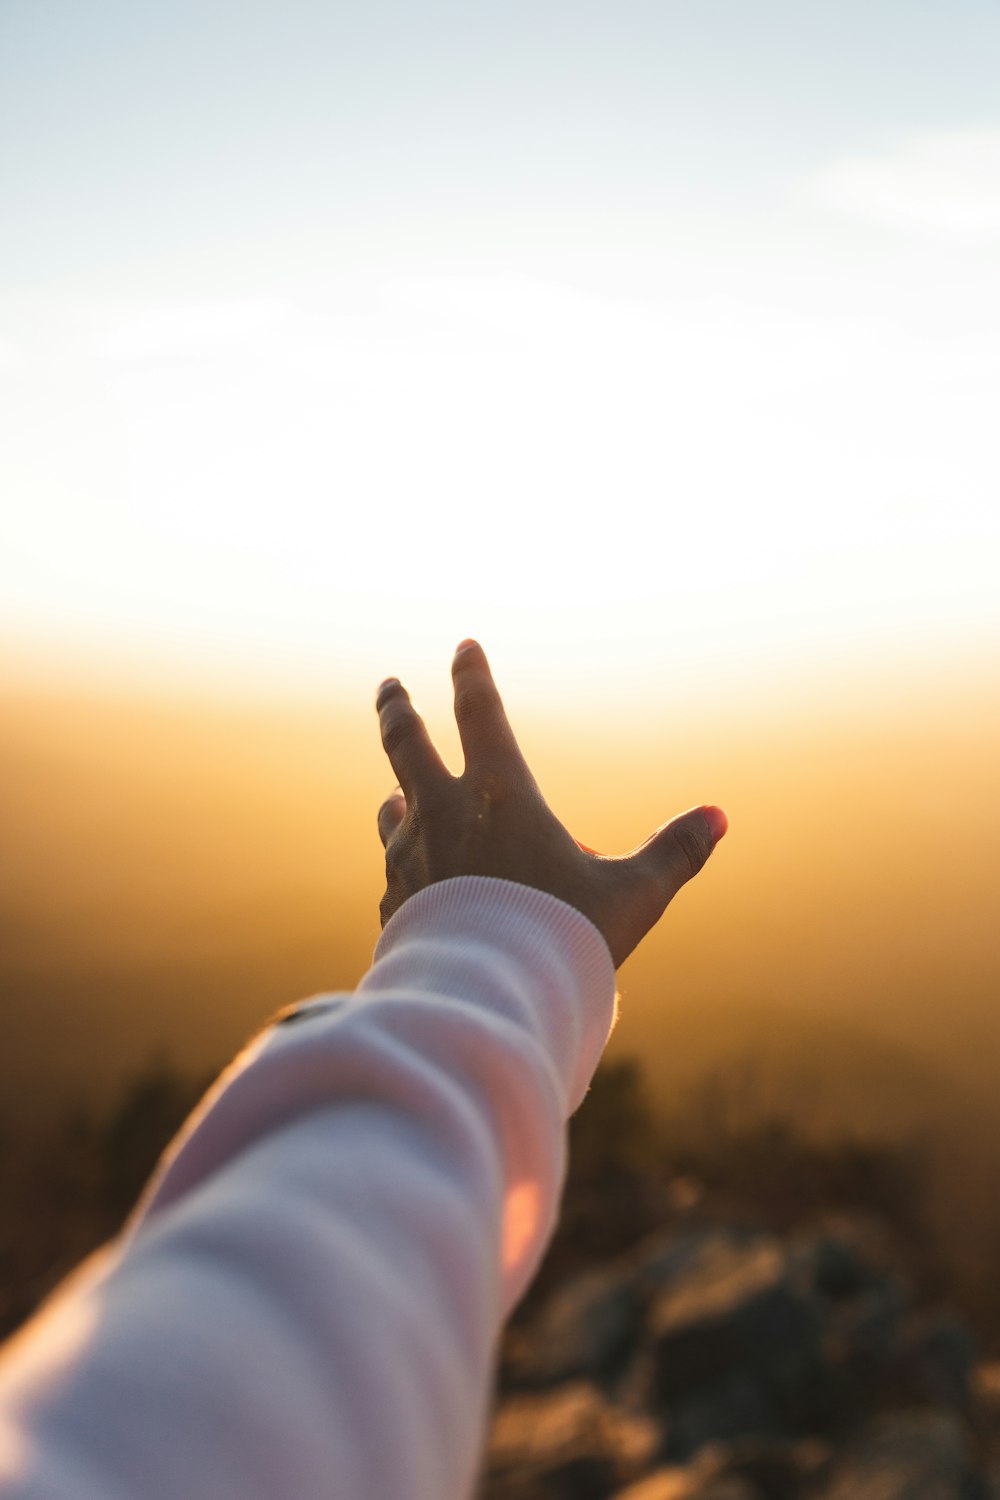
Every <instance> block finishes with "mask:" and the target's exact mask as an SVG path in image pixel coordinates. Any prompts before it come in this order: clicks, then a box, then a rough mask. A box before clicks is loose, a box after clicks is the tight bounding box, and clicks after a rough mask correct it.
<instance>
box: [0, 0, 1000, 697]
mask: <svg viewBox="0 0 1000 1500" xmlns="http://www.w3.org/2000/svg"><path fill="white" fill-rule="evenodd" d="M998 76H1000V12H998V10H997V9H996V7H995V6H994V5H992V4H986V3H975V0H958V3H949V4H947V5H945V4H943V3H929V0H923V3H920V0H908V3H906V4H902V3H888V0H874V3H873V0H867V3H859V0H847V3H843V4H840V5H838V6H836V7H831V6H829V5H820V4H813V3H803V0H797V3H791V0H764V3H760V4H756V5H753V6H748V5H746V4H745V3H737V0H706V3H699V4H697V5H695V4H691V3H688V4H674V3H666V0H661V3H652V0H616V3H615V4H614V5H611V4H596V3H587V0H574V3H573V4H569V3H564V0H532V3H530V4H527V3H523V4H518V3H515V4H511V3H505V4H504V5H500V4H495V3H492V0H484V3H474V4H471V5H470V4H464V5H458V4H444V3H427V4H421V5H413V4H402V3H399V0H370V3H366V4H365V5H350V6H348V5H344V4H337V3H326V4H319V3H315V0H286V3H283V4H282V5H281V6H280V7H278V6H274V5H272V6H266V5H263V4H256V3H246V0H242V3H240V4H228V3H210V4H204V3H198V4H195V3H191V0H180V3H176V4H172V5H170V6H163V5H161V4H149V3H144V0H129V3H127V4H126V3H124V0H122V3H115V4H112V3H108V0H95V3H94V4H92V5H89V6H86V7H83V6H73V5H69V4H66V3H61V4H60V3H54V0H32V3H30V4H28V3H19V0H7V3H5V4H4V5H2V6H0V202H2V204H3V235H2V242H0V497H2V504H0V652H2V654H3V656H4V659H5V661H6V663H7V666H8V667H10V666H11V664H12V663H22V664H23V663H24V662H28V663H32V664H34V666H33V667H32V668H31V669H32V670H34V669H35V667H37V670H38V671H42V670H43V669H44V670H47V669H51V668H52V667H53V665H54V664H56V665H58V664H59V663H62V664H63V665H67V664H68V665H69V667H70V668H71V669H72V670H76V669H78V668H80V666H81V664H84V665H87V666H89V667H93V666H94V664H95V663H97V664H100V663H104V664H109V665H110V667H112V668H113V669H115V670H118V671H120V672H124V673H129V672H131V673H132V674H133V675H134V676H139V677H142V678H143V679H147V678H148V677H150V676H153V677H156V676H157V675H160V676H162V677H164V678H166V677H168V676H169V675H170V674H171V673H173V674H174V675H175V676H177V675H179V676H180V677H182V678H184V679H185V680H191V681H193V680H195V679H197V678H199V677H201V676H207V677H209V678H211V679H212V680H214V681H221V680H226V681H229V682H237V681H238V682H241V683H244V684H250V685H252V686H254V687H266V686H270V687H275V686H277V685H279V684H281V685H286V684H288V683H294V684H297V685H303V686H305V687H306V688H307V689H309V690H312V689H313V688H315V687H317V686H319V687H320V688H321V689H322V691H323V692H324V693H326V694H331V693H333V694H348V693H356V692H357V691H360V690H361V689H362V688H364V690H365V691H369V690H370V688H371V685H372V684H373V683H374V682H377V681H378V679H379V678H380V677H381V676H382V675H385V672H387V671H390V670H391V671H394V672H399V673H401V674H402V675H404V676H406V678H407V680H408V681H413V682H415V684H416V686H417V688H418V690H419V689H420V688H421V687H422V686H423V685H424V684H425V683H427V684H430V683H431V681H432V678H433V679H435V680H436V678H437V677H438V676H440V673H441V671H442V669H443V666H444V664H445V663H446V662H447V659H448V655H449V654H450V651H451V649H452V647H453V645H454V643H455V641H457V640H458V639H459V638H461V637H462V636H464V635H466V634H470V633H472V634H478V635H479V636H480V637H481V638H482V639H483V640H484V641H485V642H486V643H487V645H488V646H489V647H490V648H491V651H492V653H493V655H494V658H495V660H496V661H497V662H498V664H499V666H500V667H501V668H502V669H503V670H505V671H506V672H507V674H508V677H512V678H514V679H515V680H516V682H517V684H518V688H517V691H518V692H519V693H521V694H523V696H524V698H525V701H528V700H529V699H531V698H532V697H533V696H534V697H541V695H544V694H546V693H548V692H550V691H551V686H552V681H553V674H554V672H555V673H557V675H558V680H559V682H560V684H561V685H562V691H563V700H564V702H565V705H566V711H567V712H579V713H581V714H585V713H587V712H588V711H589V708H588V705H592V703H593V701H594V694H595V691H599V692H600V694H601V695H602V699H603V701H606V702H609V703H610V702H616V703H617V704H619V705H622V706H626V707H627V706H628V705H630V704H631V705H633V706H634V705H636V704H637V703H640V702H641V701H642V699H643V696H644V695H645V694H646V693H647V692H648V687H649V683H650V681H651V680H656V681H657V682H670V683H671V684H675V685H680V688H682V689H683V690H685V691H691V692H696V691H702V692H704V691H708V692H709V693H714V692H718V691H728V690H730V689H731V687H732V686H733V684H736V683H740V682H742V683H744V684H745V683H746V682H747V681H748V680H769V679H770V678H772V677H774V676H775V674H778V675H780V674H781V673H782V672H785V671H790V672H792V673H795V672H799V673H801V672H802V671H809V670H813V669H814V668H816V666H817V664H820V665H822V666H823V667H827V666H829V667H831V669H832V668H833V667H843V665H844V664H845V663H851V662H856V663H858V664H859V665H860V666H865V667H871V665H872V663H875V664H880V663H886V664H889V665H890V666H891V665H892V664H893V663H895V664H899V663H905V662H910V663H912V662H913V661H917V660H920V659H921V658H922V657H924V656H925V655H926V654H927V653H928V652H933V653H934V654H935V655H936V656H938V657H940V656H941V655H942V654H944V655H945V656H947V655H948V653H953V654H955V655H956V657H961V656H963V655H964V654H967V653H968V650H969V649H970V648H972V647H975V649H977V650H981V649H982V648H983V647H984V645H985V646H986V647H993V646H995V645H996V643H997V641H998V638H1000V629H998V627H1000V591H998V590H997V588H996V577H997V562H998V551H1000V547H998V542H1000V505H998V503H997V494H998V483H997V481H998V457H997V445H996V442H995V437H994V432H995V414H996V411H997V409H998V397H1000V289H998V254H1000V106H998V105H997V95H996V79H997V77H998Z"/></svg>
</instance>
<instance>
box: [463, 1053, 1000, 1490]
mask: <svg viewBox="0 0 1000 1500" xmlns="http://www.w3.org/2000/svg"><path fill="white" fill-rule="evenodd" d="M737 1092H738V1091H734V1089H733V1088H731V1087H730V1088H727V1087H726V1086H725V1084H724V1082H723V1083H720V1081H719V1080H715V1081H713V1082H712V1083H711V1084H710V1086H707V1087H706V1088H704V1089H703V1090H702V1091H701V1093H700V1096H699V1097H698V1098H697V1099H690V1100H688V1101H686V1102H685V1104H684V1106H683V1107H682V1108H681V1109H680V1110H679V1111H678V1112H677V1114H676V1115H675V1116H674V1118H673V1119H671V1120H669V1121H664V1120H662V1119H658V1118H657V1117H655V1115H654V1113H653V1112H652V1110H651V1109H650V1105H649V1099H648V1096H647V1095H646V1092H645V1085H644V1082H643V1079H642V1076H641V1073H640V1070H639V1069H638V1067H637V1066H636V1065H635V1064H632V1063H620V1064H616V1065H612V1066H611V1067H607V1068H605V1069H603V1070H602V1071H601V1072H599V1074H598V1078H597V1080H596V1082H595V1086H594V1089H593V1090H592V1093H591V1096H590V1097H589V1098H588V1100H587V1101H586V1102H585V1104H584V1106H583V1108H582V1109H581V1110H580V1112H579V1114H578V1115H577V1116H576V1117H575V1119H574V1121H573V1122H572V1126H571V1153H570V1172H569V1179H568V1183H567V1189H566V1197H565V1202H564V1208H563V1214H562V1217H561V1222H560V1226H559V1229H558V1231H557V1234H556V1238H555V1241H554V1243H553V1245H552V1247H551V1250H550V1252H549V1254H548V1256H547V1258H546V1261H545V1264H544V1265H543V1267H542V1270H541V1273H540V1275H539V1277H538V1279H537V1282H536V1284H535V1287H534V1288H533V1289H532V1291H531V1292H529V1294H528V1297H527V1298H526V1299H525V1301H524V1303H523V1304H522V1305H521V1307H520V1308H519V1309H518V1310H517V1311H516V1312H515V1315H514V1318H513V1320H512V1322H511V1325H510V1327H509V1329H508V1330H507V1333H506V1336H505V1339H504V1343H503V1347H502V1352H501V1361H500V1369H499V1378H498V1392H497V1407H496V1416H495V1421H494V1424H493V1429H492V1435H491V1439H490V1444H489V1449H488V1453H487V1456H486V1460H485V1465H484V1474H483V1480H482V1485H481V1491H480V1497H479V1500H799V1497H802V1500H806V1497H808V1500H987V1497H993V1496H997V1497H1000V1361H996V1360H995V1359H991V1358H988V1357H987V1355H988V1354H989V1353H990V1352H991V1351H992V1352H993V1354H994V1355H995V1353H996V1348H997V1345H996V1323H995V1303H994V1300H993V1293H991V1292H990V1291H989V1289H988V1278H986V1277H985V1276H984V1275H983V1274H982V1261H983V1259H984V1257H985V1256H986V1255H987V1254H988V1251H989V1243H988V1242H986V1241H985V1240H984V1241H983V1242H982V1243H979V1244H978V1245H977V1246H976V1255H977V1257H978V1259H977V1260H976V1262H975V1270H976V1274H975V1276H972V1275H970V1274H967V1273H966V1269H965V1268H966V1266H967V1265H968V1264H970V1262H969V1259H968V1251H969V1249H970V1247H969V1246H968V1245H967V1244H965V1243H963V1234H962V1225H961V1224H959V1223H955V1222H947V1223H945V1224H944V1225H942V1223H941V1221H940V1218H939V1216H937V1214H936V1210H937V1209H938V1207H939V1199H940V1194H939V1193H938V1191H937V1184H938V1182H939V1181H940V1178H939V1176H937V1175H936V1171H937V1167H936V1164H935V1159H934V1154H933V1150H932V1149H931V1144H929V1143H928V1142H926V1141H924V1142H914V1141H902V1142H901V1141H895V1142H890V1141H884V1140H883V1141H871V1140H868V1141H864V1140H857V1139H851V1138H847V1137H840V1138H838V1139H832V1140H831V1139H826V1140H820V1139H816V1138H813V1137H810V1135H809V1133H808V1130H807V1129H806V1128H805V1123H804V1122H802V1121H799V1120H796V1121H794V1122H793V1121H789V1120H788V1119H778V1118H774V1117H772V1116H769V1115H768V1113H767V1112H766V1111H761V1110H760V1109H759V1108H757V1107H755V1105H754V1104H753V1101H752V1100H748V1099H747V1097H746V1090H745V1089H743V1090H742V1094H743V1097H742V1098H738V1097H737ZM994 1264H997V1262H996V1261H994ZM984 1288H986V1289H987V1291H986V1295H983V1289H984ZM956 1308H960V1309H961V1310H960V1311H956Z"/></svg>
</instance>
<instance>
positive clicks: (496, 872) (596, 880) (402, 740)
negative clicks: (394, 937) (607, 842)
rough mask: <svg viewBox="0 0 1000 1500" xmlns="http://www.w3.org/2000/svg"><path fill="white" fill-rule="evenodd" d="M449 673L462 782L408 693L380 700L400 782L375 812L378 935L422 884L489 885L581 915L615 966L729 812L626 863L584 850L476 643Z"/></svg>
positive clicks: (713, 812)
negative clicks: (495, 882)
mask: <svg viewBox="0 0 1000 1500" xmlns="http://www.w3.org/2000/svg"><path fill="white" fill-rule="evenodd" d="M452 675H453V678H454V684H455V719H456V722H457V724H458V732H459V735H460V737H461V741H462V749H463V751H464V753H465V770H464V772H463V773H462V775H461V776H453V775H452V774H451V772H450V771H449V770H448V768H447V766H446V765H445V764H444V761H443V760H442V759H441V757H440V755H439V754H438V752H437V750H436V749H435V748H434V745H433V743H432V741H431V738H430V735H429V734H428V732H427V729H426V727H425V725H424V722H423V720H422V719H421V718H420V715H419V714H418V713H417V711H416V709H415V708H414V707H413V705H412V703H411V702H410V698H409V694H408V693H407V691H406V689H405V688H404V687H403V685H402V683H401V682H399V681H398V679H397V678H395V677H389V678H387V679H386V681H385V682H383V683H382V685H381V687H380V688H379V690H378V696H377V699H376V705H375V706H376V708H377V710H378V715H379V724H380V728H381V732H382V744H383V746H384V748H385V753H386V755H387V756H388V757H389V762H390V764H391V766H392V768H393V770H394V771H395V773H396V775H397V777H398V778H399V789H398V790H397V791H396V792H394V793H393V794H392V795H391V796H390V797H388V798H387V799H386V801H385V802H383V803H382V806H381V807H380V808H379V814H378V828H379V835H380V837H381V839H382V843H383V844H384V845H385V867H386V892H385V895H384V897H383V898H382V904H381V907H380V913H381V918H382V925H383V926H385V924H386V922H388V920H389V918H390V917H391V916H392V914H393V912H395V911H396V910H397V908H398V907H400V906H402V904H403V902H404V901H405V900H406V899H407V898H408V897H409V896H412V895H415V894H416V892H417V891H419V890H422V889H423V887H424V886H427V885H433V884H434V883H435V882H436V881H439V880H448V879H450V878H451V877H453V876H456V875H492V876H494V877H496V878H498V879H500V880H513V881H517V882H518V883H519V884H521V885H529V886H534V887H535V888H536V889H537V890H540V891H548V892H550V894H551V895H553V896H558V897H559V898H560V900H562V901H566V902H567V903H568V904H569V905H570V906H575V907H576V909H577V910H578V911H581V912H582V913H583V914H584V916H585V917H589V918H590V920H591V922H593V924H594V926H595V927H596V928H597V929H598V930H599V931H600V932H601V934H602V935H603V937H604V939H605V941H606V942H607V945H608V947H609V948H610V950H611V957H612V959H613V960H614V964H615V967H616V968H617V967H618V966H619V964H621V963H623V962H624V960H625V959H626V958H627V957H628V955H629V954H630V953H631V952H632V950H633V948H635V946H636V945H637V944H638V943H639V941H640V940H641V939H642V938H643V937H645V935H646V933H647V932H648V931H649V930H650V928H651V927H653V926H654V925H655V923H656V922H658V921H659V919H660V917H661V916H662V915H663V912H664V910H665V908H666V906H667V904H668V903H669V902H670V901H671V900H672V899H673V897H674V896H676V894H677V892H678V891H679V890H680V888H681V886H682V885H684V884H685V883H686V882H687V881H688V880H690V879H691V877H692V876H693V875H696V874H697V873H698V871H699V870H700V869H701V867H702V865H703V864H704V863H705V861H706V860H707V859H708V856H709V855H710V854H711V853H712V850H713V849H714V848H715V845H716V844H717V843H718V841H719V839H721V838H722V836H723V834H724V833H725V832H726V829H727V827H728V826H729V825H728V820H727V818H726V815H725V813H724V812H723V811H722V809H721V808H718V807H710V806H709V807H695V808H692V809H691V810H690V812H686V813H681V814H680V816H679V817H676V818H673V819H672V820H671V821H670V822H669V823H665V824H664V825H663V826H662V827H661V828H658V829H657V830H656V832H655V833H653V834H651V835H650V837H649V838H648V839H646V841H645V843H643V844H640V845H639V847H638V848H636V849H633V850H632V851H631V853H629V854H623V855H618V856H609V855H604V854H598V853H596V852H595V851H594V850H592V849H587V848H586V847H585V846H584V845H582V844H579V843H577V841H576V840H575V839H574V838H573V837H572V835H571V834H570V833H569V832H568V831H567V830H566V829H565V828H564V827H563V825H562V823H560V822H559V819H558V818H557V817H556V816H555V814H554V813H553V812H552V811H551V810H550V808H549V807H548V805H547V804H546V802H545V799H544V797H543V796H542V794H541V792H540V791H539V788H538V784H537V783H536V781H535V778H534V777H533V776H532V774H531V771H530V770H529V769H528V766H527V763H526V762H525V759H524V756H523V755H522V754H521V750H520V748H519V746H518V743H517V740H516V739H515V738H514V734H513V731H512V729H511V727H510V724H509V723H508V722H507V715H506V713H505V712H504V707H503V704H502V702H501V701H500V695H499V693H498V692H497V689H496V686H495V684H494V682H493V677H492V674H491V672H490V668H489V663H488V662H487V660H486V656H485V653H484V652H483V649H482V647H481V646H480V645H478V644H477V643H476V642H475V641H463V642H462V644H461V645H460V646H459V648H458V650H457V651H456V653H455V658H454V661H453V663H452Z"/></svg>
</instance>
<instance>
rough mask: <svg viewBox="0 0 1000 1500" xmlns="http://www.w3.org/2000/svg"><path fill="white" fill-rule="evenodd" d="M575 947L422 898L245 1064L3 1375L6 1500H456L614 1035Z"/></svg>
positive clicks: (508, 898)
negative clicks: (571, 1136) (499, 1345)
mask: <svg viewBox="0 0 1000 1500" xmlns="http://www.w3.org/2000/svg"><path fill="white" fill-rule="evenodd" d="M614 989H615V986H614V970H613V968H612V964H611V957H610V954H609V953H608V950H607V947H606V945H605V943H604V941H603V939H602V938H601V936H600V934H599V933H598V931H597V929H596V928H594V927H593V926H592V925H591V924H590V922H588V921H587V919H586V918H585V917H583V916H581V915H580V914H579V913H578V912H576V911H574V910H573V909H572V908H571V907H569V906H566V905H564V904H563V903H562V902H560V901H557V900H556V899H555V898H554V897H552V896H548V895H545V894H544V893H542V892H539V891H535V890H530V889H528V888H527V887H526V886H521V885H514V884H510V883H508V882H504V881H496V880H487V879H484V878H481V877H463V878H462V879H459V880H449V881H445V882H443V883H441V884H440V885H434V886H431V887H429V888H428V889H426V890H424V891H421V892H420V893H419V894H418V895H416V896H414V897H412V898H411V899H410V900H409V901H407V902H406V904H405V905H404V906H402V907H401V908H400V910H399V911H398V912H397V913H396V915H395V916H394V917H393V919H392V921H391V922H390V923H389V924H388V925H387V927H386V929H385V931H384V933H383V934H382V937H381V939H380V941H379V944H378V947H377V948H376V950H375V959H374V962H373V966H372V968H371V969H370V971H369V972H368V973H367V974H366V976H365V978H364V979H363V980H362V982H361V984H360V986H359V987H358V990H357V991H356V992H355V993H354V994H353V995H343V996H320V997H319V998H318V999H315V1000H312V1001H308V1002H306V1003H305V1004H304V1005H302V1006H300V1007H298V1009H297V1010H295V1011H293V1012H291V1013H290V1014H288V1015H286V1016H285V1017H284V1018H283V1019H282V1020H281V1021H280V1022H279V1023H278V1024H276V1025H274V1026H272V1027H271V1028H270V1029H269V1030H268V1031H266V1032H264V1033H263V1034H262V1035H261V1036H260V1037H258V1038H257V1039H256V1040H255V1041H254V1042H253V1043H252V1044H251V1045H250V1046H249V1048H248V1049H247V1050H246V1052H245V1053H244V1054H243V1055H242V1056H241V1057H239V1058H238V1059H237V1060H236V1062H235V1063H234V1064H233V1065H232V1066H231V1068H230V1069H229V1070H228V1071H227V1072H226V1073H225V1074H224V1075H223V1076H222V1078H221V1079H220V1080H219V1081H218V1083H217V1084H216V1085H215V1086H214V1088H213V1089H212V1090H211V1091H210V1093H209V1095H208V1096H207V1098H206V1099H205V1101H204V1102H203V1103H202V1105H201V1106H200V1107H199V1108H198V1110H197V1111H196V1112H195V1114H194V1116H193V1117H192V1119H191V1120H190V1121H189V1122H188V1124H187V1125H186V1126H185V1128H184V1130H183V1131H182V1132H181V1134H180V1135H179V1137H178V1139H177V1140H176V1141H175V1142H174V1144H173V1145H172V1147H171V1148H170V1150H169V1152H168V1153H167V1156H166V1158H165V1159H164V1162H163V1163H162V1164H161V1166H160V1168H159V1170H158V1173H157V1175H156V1177H154V1180H153V1182H152V1183H151V1185H150V1188H149V1189H148V1190H147V1193H146V1195H145V1198H144V1199H143V1201H142V1202H141V1203H140V1205H139V1207H138V1209H137V1210H136V1212H135V1214H134V1215H133V1218H132V1220H131V1222H130V1224H129V1225H128V1226H127V1227H126V1230H125V1232H124V1234H123V1235H122V1236H121V1238H120V1239H119V1240H118V1241H116V1242H115V1243H114V1244H113V1245H111V1246H109V1247H108V1248H107V1249H106V1250H104V1251H103V1252H101V1253H100V1254H99V1255H98V1256H96V1257H94V1258H93V1259H92V1260H91V1261H89V1262H87V1263H86V1264H85V1265H84V1266H83V1267H82V1268H81V1270H80V1271H78V1272H77V1273H76V1275H75V1276H74V1277H73V1278H71V1280H70V1281H69V1282H68V1283H67V1284H66V1285H65V1286H64V1287H63V1288H62V1289H61V1290H60V1291H59V1292H58V1293H56V1295H55V1297H54V1298H53V1299H52V1301H51V1302H50V1303H49V1304H48V1306H47V1308H45V1309H43V1311H42V1313H41V1314H39V1316H38V1317H36V1318H35V1320H34V1321H33V1322H32V1323H31V1324H29V1325H28V1327H27V1328H26V1329H25V1330H24V1332H23V1333H21V1334H20V1335H19V1336H17V1337H16V1338H15V1339H14V1340H13V1341H12V1343H11V1344H10V1345H8V1347H7V1350H6V1352H5V1355H4V1357H3V1359H2V1360H0V1497H2V1500H12V1497H17V1500H43V1497H44V1500H140V1497H141V1500H202V1497H204V1500H279V1497H281V1500H284V1497H289V1500H290V1497H293V1496H294V1497H295V1500H312V1497H314V1496H315V1497H317V1500H319V1497H322V1500H330V1497H336V1500H390V1497H391V1500H464V1497H465V1496H467V1495H468V1494H469V1492H470V1490H471V1488H472V1486H473V1484H474V1482H475V1478H476V1473H477V1466H478V1462H479V1453H480V1448H481V1444H482V1440H483V1431H484V1424H485V1421H486V1414H487V1409H488V1403H489V1396H490V1388H491V1382H492V1366H493V1355H494V1349H495V1344H496V1339H497V1335H498V1332H499V1328H500V1324H501V1322H502V1319H503V1317H504V1315H505V1314H506V1313H507V1312H508V1311H509V1310H510V1307H511V1306H512V1304H513V1303H514V1301H515V1300H516V1299H517V1298H518V1296H519V1295H520V1294H521V1292H522V1291H523V1290H524V1288H525V1286H526V1284H527V1282H528V1281H529V1280H530V1278H531V1276H532V1274H533V1273H534V1271H535V1269H536V1267H537V1264H538V1261H539V1259H540V1257H541V1255H542V1252H543V1250H544V1248H545V1245H546V1243H547V1241H548V1238H549V1235H550V1233H551V1230H552V1227H553V1223H554V1220H555V1215H556V1211H557V1208H558V1199H559V1193H560V1189H561V1185H562V1177H563V1167H564V1149H565V1121H566V1119H567V1117H568V1115H569V1114H570V1113H571V1112H572V1111H573V1110H574V1109H575V1108H576V1106H577V1105H578V1104H579V1102H580V1100H581V1099H582V1097H583V1095H584V1093H585V1091H586V1088H587V1085H588V1083H589V1081H590V1077H591V1074H592V1072H593V1070H594V1068H595V1067H596V1065H597V1061H598V1058H599V1057H600V1054H601V1051H602V1050H603V1047H604V1043H605V1041H606V1039H607V1036H608V1033H609V1031H610V1029H611V1025H612V1022H613V1013H614V1003H615V994H614Z"/></svg>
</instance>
